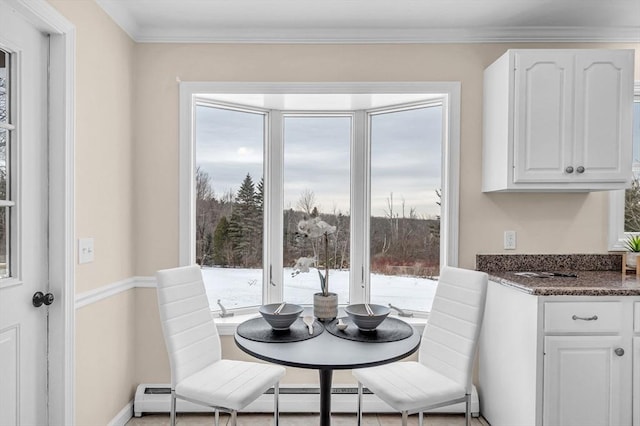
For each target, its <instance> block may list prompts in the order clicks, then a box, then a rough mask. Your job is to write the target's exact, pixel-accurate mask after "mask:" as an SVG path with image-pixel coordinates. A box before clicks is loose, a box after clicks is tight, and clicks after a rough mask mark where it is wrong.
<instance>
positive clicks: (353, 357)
mask: <svg viewBox="0 0 640 426" xmlns="http://www.w3.org/2000/svg"><path fill="white" fill-rule="evenodd" d="M234 338H235V342H236V344H237V345H238V347H239V348H240V349H242V350H243V351H244V352H246V353H248V354H250V355H252V356H254V357H256V358H258V359H261V360H264V361H269V362H273V363H275V364H281V365H286V366H289V367H298V368H310V369H320V370H322V369H327V370H348V369H352V368H363V367H373V366H376V365H382V364H387V363H389V362H393V361H398V360H400V359H402V358H405V357H407V356H409V355H411V354H412V353H414V352H415V351H416V350H418V347H419V346H420V334H419V333H418V332H416V331H415V330H414V333H413V334H412V335H411V336H409V337H408V338H406V339H402V340H398V341H395V342H385V343H377V342H356V341H352V340H346V339H341V338H339V337H336V336H334V335H332V334H330V333H328V332H327V331H326V330H325V331H324V332H323V333H322V334H320V335H319V336H317V337H314V338H312V339H308V340H304V341H301V342H290V343H266V342H256V341H253V340H249V339H245V338H244V337H242V336H239V335H238V333H236V334H235V336H234Z"/></svg>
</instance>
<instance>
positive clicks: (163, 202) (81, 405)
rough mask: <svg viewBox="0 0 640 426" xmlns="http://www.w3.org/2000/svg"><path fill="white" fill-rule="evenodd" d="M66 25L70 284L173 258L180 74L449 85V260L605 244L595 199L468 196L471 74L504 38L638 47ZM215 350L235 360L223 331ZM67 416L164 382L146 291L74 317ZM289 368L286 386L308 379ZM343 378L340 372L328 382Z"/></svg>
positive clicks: (473, 163) (111, 277)
mask: <svg viewBox="0 0 640 426" xmlns="http://www.w3.org/2000/svg"><path fill="white" fill-rule="evenodd" d="M49 1H50V3H51V4H52V5H53V6H54V7H55V8H57V9H58V10H59V11H60V12H61V13H62V14H63V15H65V16H66V17H67V18H68V19H69V20H70V21H71V22H72V23H73V24H74V25H75V26H76V30H77V57H76V60H77V70H76V71H77V81H76V107H77V110H76V118H77V121H76V233H77V236H78V237H93V238H95V245H96V246H95V253H96V260H95V262H93V263H91V264H87V265H78V266H77V267H76V292H77V293H82V292H85V291H89V290H93V289H96V288H100V287H102V286H105V285H108V284H111V283H114V282H118V281H121V280H124V279H127V278H130V277H133V276H148V275H152V274H153V273H154V272H155V270H157V269H159V268H165V267H171V266H175V265H177V263H178V138H179V136H178V83H177V82H176V78H180V79H181V80H182V81H261V82H288V81H290V82H296V81H300V82H313V81H318V82H343V81H364V82H367V81H461V82H462V111H461V112H462V128H461V171H462V175H461V194H460V265H461V266H463V267H470V268H472V267H473V266H474V256H475V254H476V253H500V252H502V249H501V245H502V232H503V231H504V230H505V229H514V230H516V231H517V232H518V250H517V252H520V253H537V252H546V253H566V252H573V253H579V252H583V253H584V252H604V251H606V249H607V246H606V226H607V195H606V194H605V193H593V194H483V193H481V192H480V176H481V142H482V140H481V133H482V111H481V105H482V71H483V69H484V68H485V67H486V66H487V65H488V64H490V63H491V62H493V61H494V60H495V59H496V58H497V57H498V56H500V55H501V54H502V53H503V52H504V51H505V50H506V49H507V48H510V47H619V48H635V49H637V52H636V73H635V76H636V79H637V80H640V45H620V44H618V45H559V44H556V45H533V44H525V45H507V44H473V45H456V44H447V45H430V44H427V45H420V44H410V45H251V44H239V45H233V44H194V45H185V44H136V43H134V42H132V41H131V39H129V37H127V35H126V34H125V33H124V32H123V31H122V30H120V29H119V28H118V27H117V26H116V25H115V24H114V23H113V22H112V21H111V20H110V18H109V17H108V16H107V15H106V14H105V13H104V12H103V11H102V10H101V9H100V8H99V7H98V6H97V5H96V4H95V3H94V1H93V0H49ZM223 353H224V355H225V356H229V357H244V356H245V355H243V354H241V353H240V352H239V351H238V349H237V348H236V347H235V345H234V344H233V342H232V338H230V337H223ZM76 355H77V358H76V416H77V423H78V424H79V425H84V424H92V425H94V424H96V425H97V424H106V423H107V422H108V421H110V420H111V419H113V417H114V416H115V415H116V414H117V413H118V411H119V410H120V409H122V408H123V407H124V406H125V404H126V403H127V402H129V401H131V399H132V398H133V391H134V388H135V385H137V384H138V383H142V382H151V383H161V382H166V381H168V380H169V372H168V362H167V358H166V354H165V349H164V343H163V341H162V336H161V331H160V327H159V321H158V314H157V306H156V299H155V291H154V290H152V289H137V290H130V291H126V292H124V293H120V294H118V295H116V296H112V297H110V298H108V299H105V300H102V301H100V302H97V303H94V304H91V305H88V306H85V307H83V308H81V309H79V310H78V311H77V314H76ZM315 379H316V376H315V373H313V372H305V371H300V370H291V371H290V372H289V376H288V377H287V378H286V382H288V383H308V382H310V381H311V380H315ZM347 381H350V377H349V375H348V373H344V374H342V373H341V374H339V375H336V382H341V383H343V382H347Z"/></svg>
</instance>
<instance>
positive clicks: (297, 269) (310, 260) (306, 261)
mask: <svg viewBox="0 0 640 426" xmlns="http://www.w3.org/2000/svg"><path fill="white" fill-rule="evenodd" d="M315 263H316V259H315V257H301V258H300V259H298V261H297V262H296V264H295V265H294V267H293V272H292V273H291V276H292V277H295V276H296V275H298V274H299V273H301V272H309V268H310V267H312V266H313V265H315Z"/></svg>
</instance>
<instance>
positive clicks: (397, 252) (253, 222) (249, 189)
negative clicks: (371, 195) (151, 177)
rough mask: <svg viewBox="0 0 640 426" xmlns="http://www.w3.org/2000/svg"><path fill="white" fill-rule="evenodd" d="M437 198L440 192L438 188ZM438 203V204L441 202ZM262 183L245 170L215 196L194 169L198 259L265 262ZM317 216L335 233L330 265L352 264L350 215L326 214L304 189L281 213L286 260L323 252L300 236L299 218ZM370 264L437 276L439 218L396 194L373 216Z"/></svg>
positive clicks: (204, 177)
mask: <svg viewBox="0 0 640 426" xmlns="http://www.w3.org/2000/svg"><path fill="white" fill-rule="evenodd" d="M437 195H438V197H439V196H440V193H439V192H438V191H437ZM438 204H440V203H438ZM263 210H264V182H263V180H262V179H260V181H258V182H257V183H256V182H254V180H253V178H252V177H251V175H250V174H247V175H246V176H245V178H244V180H243V181H242V184H241V185H240V189H239V190H238V191H237V192H236V193H235V194H231V193H227V194H223V195H222V196H216V194H214V192H213V190H212V187H211V178H210V177H209V175H208V174H207V173H206V172H204V171H203V170H202V169H200V168H197V170H196V261H197V263H198V264H200V265H205V266H222V267H243V268H261V267H262V243H263V214H264V213H263ZM317 216H319V217H320V218H321V219H322V220H323V221H325V222H327V223H328V224H329V225H333V226H336V232H335V233H334V234H332V235H331V236H330V239H329V267H330V268H331V269H348V268H349V265H350V252H349V250H350V240H351V235H350V221H351V218H350V215H349V214H343V213H341V212H335V211H334V212H333V213H323V212H320V211H319V209H318V205H317V203H316V201H315V196H314V194H313V192H312V191H308V190H307V191H304V192H303V193H302V194H301V196H300V199H299V200H298V202H297V204H296V206H295V209H294V208H289V209H286V210H285V211H284V212H283V224H284V229H283V232H284V234H283V241H284V247H283V261H284V265H285V266H293V265H294V264H295V262H296V260H297V259H298V258H300V257H302V256H307V257H316V258H318V255H319V250H320V247H319V244H320V241H315V240H313V239H308V238H307V239H305V238H300V235H299V233H298V223H299V222H300V221H301V220H304V219H309V218H312V217H317ZM370 227H371V228H370V229H371V235H370V237H371V267H372V271H373V272H377V273H384V274H390V275H397V274H408V275H419V276H432V275H437V274H438V270H439V260H440V217H439V216H438V217H436V218H433V219H429V218H420V217H419V216H418V215H417V213H416V211H415V210H414V209H408V210H407V209H405V206H404V202H402V203H401V207H400V208H399V209H397V208H396V206H395V202H394V200H393V194H390V197H389V199H388V200H387V208H386V210H385V216H384V217H372V218H371V224H370Z"/></svg>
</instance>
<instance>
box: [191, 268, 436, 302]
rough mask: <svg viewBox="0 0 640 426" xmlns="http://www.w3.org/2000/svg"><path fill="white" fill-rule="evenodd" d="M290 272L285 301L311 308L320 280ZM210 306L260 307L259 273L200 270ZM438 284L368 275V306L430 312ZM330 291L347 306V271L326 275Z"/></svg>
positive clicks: (315, 275)
mask: <svg viewBox="0 0 640 426" xmlns="http://www.w3.org/2000/svg"><path fill="white" fill-rule="evenodd" d="M292 272H293V269H292V268H285V269H284V284H285V287H284V300H285V301H287V302H290V303H297V304H302V305H310V304H312V303H313V294H314V293H318V292H320V278H319V277H318V273H317V272H316V270H315V269H312V270H311V271H310V272H308V273H301V274H298V275H297V276H295V277H292V276H291V273H292ZM202 275H203V278H204V283H205V287H206V289H207V295H208V297H209V304H210V305H211V308H212V309H214V310H219V307H218V304H217V300H218V299H220V302H221V303H222V304H223V305H224V307H225V308H227V309H233V308H239V307H247V306H258V305H261V304H262V296H261V292H262V269H243V268H215V267H213V268H208V267H204V268H202ZM436 284H437V281H434V280H430V279H428V278H419V277H409V276H396V275H380V274H372V275H371V303H378V304H381V305H385V306H386V305H387V304H389V303H391V304H392V305H394V306H397V307H399V308H401V309H409V310H416V311H430V310H431V304H432V303H433V296H434V294H435V291H436ZM329 291H331V292H334V293H337V294H338V300H339V303H340V304H348V299H349V271H343V270H334V269H332V270H331V271H329Z"/></svg>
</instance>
